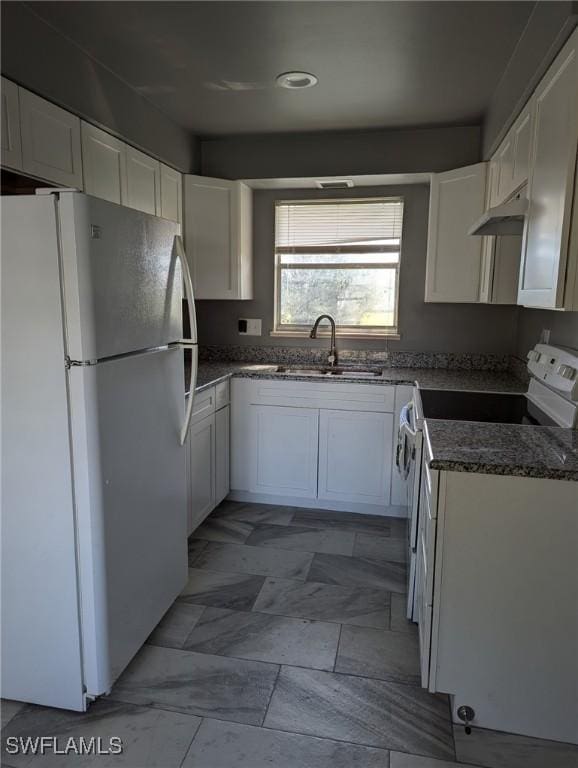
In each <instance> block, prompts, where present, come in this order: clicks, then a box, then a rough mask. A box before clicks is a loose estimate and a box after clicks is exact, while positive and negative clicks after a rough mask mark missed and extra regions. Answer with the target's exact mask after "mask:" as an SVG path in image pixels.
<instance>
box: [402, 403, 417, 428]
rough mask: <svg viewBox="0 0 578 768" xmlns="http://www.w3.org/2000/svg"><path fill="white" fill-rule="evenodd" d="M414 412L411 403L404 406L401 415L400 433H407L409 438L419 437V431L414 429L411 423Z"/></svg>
mask: <svg viewBox="0 0 578 768" xmlns="http://www.w3.org/2000/svg"><path fill="white" fill-rule="evenodd" d="M412 411H413V403H412V402H410V403H408V404H407V405H404V406H403V408H402V409H401V411H400V414H399V429H400V432H405V433H406V434H407V435H408V436H409V437H415V436H416V435H417V429H413V428H412V426H411V422H410V414H411V413H412Z"/></svg>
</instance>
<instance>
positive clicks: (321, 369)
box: [277, 365, 382, 379]
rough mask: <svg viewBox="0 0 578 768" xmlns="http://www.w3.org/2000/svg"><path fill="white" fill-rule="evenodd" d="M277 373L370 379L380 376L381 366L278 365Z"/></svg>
mask: <svg viewBox="0 0 578 768" xmlns="http://www.w3.org/2000/svg"><path fill="white" fill-rule="evenodd" d="M277 373H288V374H291V375H293V376H324V377H328V378H329V377H331V376H347V377H348V378H349V377H353V378H360V379H372V378H375V377H376V376H381V374H382V370H381V368H358V367H357V366H344V365H339V366H337V365H336V366H334V367H333V366H306V365H279V366H278V367H277Z"/></svg>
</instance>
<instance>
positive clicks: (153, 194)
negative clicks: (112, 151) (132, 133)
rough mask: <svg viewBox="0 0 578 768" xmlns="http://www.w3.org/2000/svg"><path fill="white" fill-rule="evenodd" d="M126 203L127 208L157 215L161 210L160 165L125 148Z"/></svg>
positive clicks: (141, 154)
mask: <svg viewBox="0 0 578 768" xmlns="http://www.w3.org/2000/svg"><path fill="white" fill-rule="evenodd" d="M126 165H127V201H126V204H127V205H128V206H129V208H136V209H137V211H143V212H144V213H152V214H153V215H157V216H158V215H159V214H160V210H161V164H160V163H159V161H158V160H155V159H154V158H152V157H149V156H148V155H145V154H144V152H139V150H138V149H135V148H134V147H130V146H127V152H126Z"/></svg>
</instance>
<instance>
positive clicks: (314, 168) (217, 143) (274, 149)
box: [201, 126, 481, 179]
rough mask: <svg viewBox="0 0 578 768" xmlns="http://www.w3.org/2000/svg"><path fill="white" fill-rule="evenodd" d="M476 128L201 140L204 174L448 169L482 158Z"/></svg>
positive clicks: (254, 175)
mask: <svg viewBox="0 0 578 768" xmlns="http://www.w3.org/2000/svg"><path fill="white" fill-rule="evenodd" d="M480 139H481V130H480V128H479V127H477V126H469V127H453V128H420V129H403V130H384V131H360V132H353V131H352V132H346V133H340V132H320V133H302V134H283V135H279V134H277V135H269V136H230V137H221V138H212V139H203V140H202V141H201V169H202V170H201V172H202V173H203V174H204V175H205V176H217V177H221V178H226V179H261V178H287V177H292V176H333V175H338V174H350V175H355V174H364V173H367V174H371V173H419V172H432V171H433V172H436V171H445V170H448V169H450V168H459V167H460V166H462V165H469V164H470V163H475V162H477V161H478V160H479V157H480Z"/></svg>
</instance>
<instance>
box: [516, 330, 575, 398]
mask: <svg viewBox="0 0 578 768" xmlns="http://www.w3.org/2000/svg"><path fill="white" fill-rule="evenodd" d="M528 371H529V372H530V374H531V375H532V376H533V377H534V378H535V379H538V380H539V381H542V382H544V384H546V385H547V386H548V387H550V389H553V390H554V391H555V392H558V393H559V394H560V395H562V397H565V398H566V399H567V400H570V401H573V402H578V350H575V349H567V348H566V347H553V346H551V345H550V344H536V346H535V347H534V349H531V350H530V351H529V352H528Z"/></svg>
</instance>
